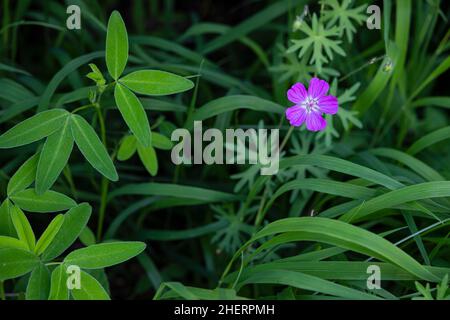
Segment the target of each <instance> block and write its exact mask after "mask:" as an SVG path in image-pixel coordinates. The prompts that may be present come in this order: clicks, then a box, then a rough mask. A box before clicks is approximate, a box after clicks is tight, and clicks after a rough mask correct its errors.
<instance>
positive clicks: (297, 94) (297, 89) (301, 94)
mask: <svg viewBox="0 0 450 320" xmlns="http://www.w3.org/2000/svg"><path fill="white" fill-rule="evenodd" d="M307 95H308V93H307V92H306V88H305V86H304V85H303V84H301V83H300V82H297V83H296V84H294V85H293V86H292V87H291V88H290V89H289V90H288V92H287V97H288V99H289V101H291V102H293V103H302V102H303V101H304V100H305V99H306V96H307Z"/></svg>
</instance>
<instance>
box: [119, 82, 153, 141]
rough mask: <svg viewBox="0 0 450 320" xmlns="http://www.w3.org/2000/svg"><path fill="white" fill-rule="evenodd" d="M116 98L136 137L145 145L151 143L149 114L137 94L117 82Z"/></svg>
mask: <svg viewBox="0 0 450 320" xmlns="http://www.w3.org/2000/svg"><path fill="white" fill-rule="evenodd" d="M114 98H115V100H116V104H117V108H119V111H120V113H121V114H122V117H123V119H124V120H125V122H126V124H127V125H128V127H129V128H130V130H131V132H133V134H134V135H135V137H136V139H137V140H138V141H139V142H140V143H141V144H142V145H143V146H145V147H149V146H150V143H151V131H150V125H149V123H148V118H147V114H146V113H145V110H144V107H143V106H142V104H141V102H140V101H139V99H138V98H137V97H136V95H135V94H134V93H133V92H131V91H130V90H129V89H128V88H126V87H125V86H123V85H121V84H117V85H116V87H115V89H114Z"/></svg>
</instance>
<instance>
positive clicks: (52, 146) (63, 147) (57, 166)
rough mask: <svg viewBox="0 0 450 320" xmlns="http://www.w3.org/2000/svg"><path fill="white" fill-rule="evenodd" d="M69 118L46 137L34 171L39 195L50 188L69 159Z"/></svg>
mask: <svg viewBox="0 0 450 320" xmlns="http://www.w3.org/2000/svg"><path fill="white" fill-rule="evenodd" d="M70 119H71V118H70V117H68V118H67V119H65V121H64V124H63V125H62V127H61V129H59V130H58V131H56V132H55V133H53V134H52V135H51V136H49V137H48V138H47V141H46V142H45V144H44V148H43V149H42V151H41V155H40V157H39V164H38V167H37V173H36V193H37V194H39V195H41V194H43V193H44V192H46V191H47V190H48V189H50V188H51V186H52V185H53V184H54V183H55V181H56V179H58V176H59V174H60V173H61V171H62V170H63V169H64V167H65V166H66V164H67V161H68V160H69V156H70V153H71V152H72V148H73V137H72V132H71V130H70Z"/></svg>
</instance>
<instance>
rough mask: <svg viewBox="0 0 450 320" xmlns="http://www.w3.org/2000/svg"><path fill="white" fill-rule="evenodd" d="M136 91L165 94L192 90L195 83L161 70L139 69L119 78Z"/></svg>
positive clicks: (154, 94)
mask: <svg viewBox="0 0 450 320" xmlns="http://www.w3.org/2000/svg"><path fill="white" fill-rule="evenodd" d="M119 82H120V83H122V84H123V85H125V86H127V87H128V88H129V89H131V90H133V91H134V92H136V93H140V94H146V95H150V96H164V95H169V94H175V93H180V92H183V91H187V90H190V89H192V88H193V87H194V83H193V82H192V81H191V80H189V79H186V78H184V77H181V76H178V75H176V74H173V73H170V72H166V71H159V70H139V71H135V72H132V73H130V74H127V75H126V76H124V77H123V78H121V79H120V80H119Z"/></svg>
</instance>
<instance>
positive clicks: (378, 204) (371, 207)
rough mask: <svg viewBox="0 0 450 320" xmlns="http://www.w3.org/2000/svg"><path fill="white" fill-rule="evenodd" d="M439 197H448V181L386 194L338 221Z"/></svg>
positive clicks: (350, 219) (348, 213) (351, 220)
mask: <svg viewBox="0 0 450 320" xmlns="http://www.w3.org/2000/svg"><path fill="white" fill-rule="evenodd" d="M439 197H450V181H433V182H424V183H419V184H415V185H411V186H406V187H403V188H401V189H397V190H394V191H390V192H387V193H385V194H382V195H380V196H377V197H374V198H372V199H370V200H368V201H365V202H364V204H362V205H361V206H358V207H355V208H353V209H352V210H350V211H349V212H347V213H346V214H344V215H343V216H341V218H340V220H342V221H347V222H355V221H359V220H361V219H363V218H367V217H368V216H370V214H372V213H373V212H376V211H379V210H382V209H386V208H392V207H394V206H397V205H400V204H403V203H408V202H412V201H416V200H422V199H429V198H439Z"/></svg>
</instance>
